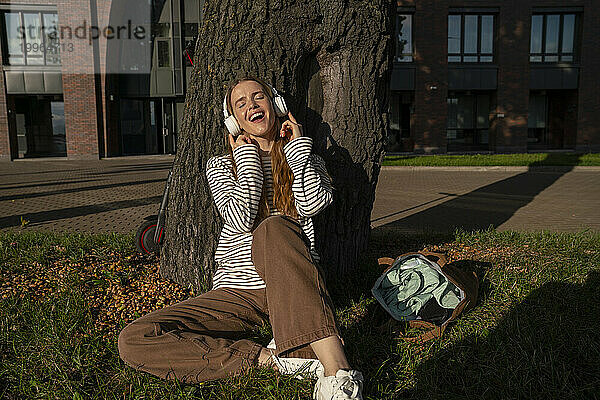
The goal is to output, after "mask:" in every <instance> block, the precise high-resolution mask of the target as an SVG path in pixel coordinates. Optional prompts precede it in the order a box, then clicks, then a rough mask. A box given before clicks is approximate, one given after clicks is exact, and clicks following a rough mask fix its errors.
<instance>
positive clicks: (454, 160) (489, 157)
mask: <svg viewBox="0 0 600 400" xmlns="http://www.w3.org/2000/svg"><path fill="white" fill-rule="evenodd" d="M383 165H398V166H412V167H416V166H426V167H431V166H436V167H437V166H440V167H445V166H576V165H580V166H599V165H600V153H587V154H578V153H527V154H473V155H432V156H387V157H385V159H384V161H383Z"/></svg>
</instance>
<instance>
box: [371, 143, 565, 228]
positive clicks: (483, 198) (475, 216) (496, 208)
mask: <svg viewBox="0 0 600 400" xmlns="http://www.w3.org/2000/svg"><path fill="white" fill-rule="evenodd" d="M558 157H559V156H558V155H555V154H552V153H550V154H548V155H547V156H546V158H545V159H544V161H543V162H536V163H532V164H531V165H530V166H529V168H528V171H527V172H523V173H520V174H518V175H515V176H512V177H510V178H507V179H504V180H502V181H499V182H495V183H492V184H490V185H486V186H483V187H481V188H478V189H476V190H473V191H472V192H469V193H467V194H464V195H460V196H458V195H456V194H452V193H440V194H441V195H443V196H442V197H440V198H439V199H437V200H441V199H444V198H451V197H452V196H456V197H454V198H452V199H451V200H448V201H446V202H444V203H442V204H439V205H437V206H434V207H431V208H428V209H426V210H423V211H420V212H418V213H415V214H412V215H409V216H407V217H405V218H401V219H399V220H397V221H394V222H390V223H388V224H385V225H382V226H380V227H377V228H375V229H391V232H394V233H414V232H454V230H455V229H456V228H462V229H464V230H467V231H471V230H481V229H487V228H489V227H490V226H492V227H494V228H495V227H498V226H500V225H502V224H503V223H504V222H506V221H508V220H509V219H510V218H511V217H512V216H513V215H514V214H515V213H516V212H517V211H518V210H519V209H520V208H522V207H524V206H526V205H527V204H529V203H530V202H531V201H532V200H533V198H534V197H535V196H537V195H538V194H540V193H541V192H542V191H543V190H545V189H547V188H548V187H550V186H552V184H554V183H555V182H556V181H557V180H558V179H559V178H560V177H561V176H563V175H565V174H566V173H568V172H569V171H571V170H572V169H573V167H562V168H561V169H560V171H547V170H542V169H537V168H538V167H539V166H540V165H541V164H542V163H544V164H552V158H558ZM536 169H537V170H536ZM437 200H436V201H437ZM425 204H427V203H424V204H422V205H425ZM419 206H421V205H419ZM407 210H410V209H407ZM407 210H403V211H400V212H404V211H407ZM400 212H398V213H400ZM398 213H394V214H390V215H389V216H392V215H395V214H398ZM386 217H388V216H386ZM382 218H385V217H381V218H377V220H380V219H382Z"/></svg>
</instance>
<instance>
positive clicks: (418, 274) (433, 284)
mask: <svg viewBox="0 0 600 400" xmlns="http://www.w3.org/2000/svg"><path fill="white" fill-rule="evenodd" d="M378 261H379V265H382V266H387V268H386V270H385V272H384V273H383V274H382V275H381V276H380V277H379V278H378V279H377V281H376V282H375V285H374V286H373V288H372V289H371V292H372V293H373V296H375V299H377V301H378V302H379V304H380V305H381V306H382V307H383V308H384V309H385V310H386V311H387V312H388V314H390V315H391V316H392V318H393V321H403V322H407V323H408V326H409V327H411V328H426V329H427V330H426V331H425V332H424V333H422V334H420V335H419V336H416V337H406V336H403V339H405V340H407V341H410V342H419V343H422V342H426V341H428V340H431V339H433V338H436V337H440V336H441V335H442V334H443V333H444V330H445V329H446V327H447V326H448V324H449V323H450V322H452V321H454V320H455V319H456V318H457V317H458V316H459V315H460V314H461V313H462V312H465V311H468V310H469V309H471V308H473V307H474V306H475V303H476V301H477V293H478V290H479V280H478V279H477V275H476V274H475V273H469V272H466V271H463V270H461V269H459V268H457V267H455V266H453V265H452V264H448V261H447V259H446V257H445V256H444V255H443V254H441V253H432V252H427V251H419V252H415V253H405V254H402V255H399V256H398V257H396V258H390V257H383V258H380V259H379V260H378Z"/></svg>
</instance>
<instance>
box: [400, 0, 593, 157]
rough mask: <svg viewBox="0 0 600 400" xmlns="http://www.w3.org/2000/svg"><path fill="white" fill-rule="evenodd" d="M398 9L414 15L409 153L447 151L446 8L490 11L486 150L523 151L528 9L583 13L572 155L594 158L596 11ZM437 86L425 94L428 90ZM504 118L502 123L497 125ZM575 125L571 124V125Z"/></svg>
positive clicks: (521, 5)
mask: <svg viewBox="0 0 600 400" xmlns="http://www.w3.org/2000/svg"><path fill="white" fill-rule="evenodd" d="M397 5H398V6H401V7H414V8H415V9H416V12H415V14H414V20H413V24H414V28H413V29H414V52H415V57H414V60H415V62H414V63H415V65H416V76H415V114H414V115H413V116H412V118H414V122H413V123H412V124H411V131H412V136H413V137H412V139H414V142H415V145H414V151H415V152H444V151H446V138H445V132H446V116H447V105H446V98H447V94H448V88H447V61H446V60H447V52H448V47H447V44H448V42H447V34H448V20H447V15H448V9H449V8H451V7H496V8H499V9H500V10H499V13H498V14H497V16H496V20H495V26H494V28H495V42H494V55H495V57H496V65H498V86H497V88H498V89H497V90H496V91H495V93H494V95H493V96H492V97H493V98H492V104H495V109H492V110H491V111H490V150H493V151H496V152H525V151H527V114H528V107H529V80H530V63H529V42H530V32H531V13H532V9H533V7H567V6H583V7H584V12H583V15H584V21H583V25H584V26H583V31H584V33H583V38H582V43H581V46H582V48H583V54H582V57H581V69H580V81H579V90H578V92H579V94H578V109H577V122H576V127H572V126H570V127H568V128H566V129H568V130H569V132H568V134H569V135H570V136H573V133H572V132H571V131H572V130H573V129H575V130H576V138H577V139H576V143H577V146H576V148H577V149H578V150H593V151H600V129H599V128H598V127H599V126H600V100H599V99H598V96H597V89H596V88H597V87H598V85H599V82H600V78H598V74H597V71H599V70H600V42H599V41H598V40H597V38H598V37H600V24H598V23H595V22H594V21H600V9H599V8H598V7H592V0H584V1H583V0H578V1H558V0H544V1H531V0H530V1H525V0H524V1H519V2H501V1H497V0H494V1H467V2H463V1H433V0H400V1H398V2H397ZM431 85H435V86H437V90H431V89H430V86H431ZM496 113H503V114H504V118H501V117H500V118H499V117H496ZM569 122H570V123H571V124H573V121H569Z"/></svg>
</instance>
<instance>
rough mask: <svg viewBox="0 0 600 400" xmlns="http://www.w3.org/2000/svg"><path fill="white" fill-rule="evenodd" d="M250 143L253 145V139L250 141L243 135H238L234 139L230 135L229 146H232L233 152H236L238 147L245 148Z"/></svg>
mask: <svg viewBox="0 0 600 400" xmlns="http://www.w3.org/2000/svg"><path fill="white" fill-rule="evenodd" d="M248 143H252V139H250V138H249V137H248V136H246V135H243V134H242V135H238V137H237V138H234V137H233V135H232V134H231V133H230V134H229V145H230V146H231V150H235V149H237V148H238V147H240V146H243V145H245V144H248Z"/></svg>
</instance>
